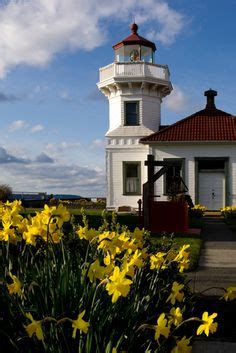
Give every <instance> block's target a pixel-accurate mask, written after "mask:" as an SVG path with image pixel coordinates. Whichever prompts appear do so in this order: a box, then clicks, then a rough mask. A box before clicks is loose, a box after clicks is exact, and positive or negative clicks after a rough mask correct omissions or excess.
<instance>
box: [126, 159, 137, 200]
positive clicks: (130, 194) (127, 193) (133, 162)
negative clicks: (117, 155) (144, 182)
mask: <svg viewBox="0 0 236 353" xmlns="http://www.w3.org/2000/svg"><path fill="white" fill-rule="evenodd" d="M129 164H136V165H137V166H138V188H137V189H138V190H137V192H127V190H126V168H127V165H129ZM122 167H123V195H125V196H135V195H138V196H140V195H141V162H140V161H123V162H122Z"/></svg>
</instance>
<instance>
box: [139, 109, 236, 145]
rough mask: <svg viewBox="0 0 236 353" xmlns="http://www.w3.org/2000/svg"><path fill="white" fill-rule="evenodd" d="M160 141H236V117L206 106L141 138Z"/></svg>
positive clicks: (145, 140)
mask: <svg viewBox="0 0 236 353" xmlns="http://www.w3.org/2000/svg"><path fill="white" fill-rule="evenodd" d="M159 141H166V142H167V141H170V142H174V141H179V142H180V141H236V117H234V116H232V115H231V114H228V113H226V112H223V111H222V110H219V109H207V108H206V109H203V110H200V111H199V112H197V113H195V114H193V115H190V116H189V117H187V118H185V119H182V120H180V121H178V122H177V123H175V124H173V125H170V126H168V127H166V128H164V129H162V130H160V131H158V132H155V133H154V134H151V135H149V136H147V137H143V138H142V139H141V140H140V142H143V143H145V142H159Z"/></svg>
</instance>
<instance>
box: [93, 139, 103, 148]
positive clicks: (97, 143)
mask: <svg viewBox="0 0 236 353" xmlns="http://www.w3.org/2000/svg"><path fill="white" fill-rule="evenodd" d="M91 148H105V141H104V140H102V139H95V140H93V142H92V145H91Z"/></svg>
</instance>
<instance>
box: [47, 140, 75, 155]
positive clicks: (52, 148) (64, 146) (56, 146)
mask: <svg viewBox="0 0 236 353" xmlns="http://www.w3.org/2000/svg"><path fill="white" fill-rule="evenodd" d="M80 147H81V143H80V142H71V141H62V142H60V143H55V142H49V143H48V144H47V145H46V147H45V150H46V151H48V152H50V153H53V154H55V153H58V152H60V153H61V152H63V151H66V150H73V149H75V150H76V149H78V148H80Z"/></svg>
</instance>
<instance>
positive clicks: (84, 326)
mask: <svg viewBox="0 0 236 353" xmlns="http://www.w3.org/2000/svg"><path fill="white" fill-rule="evenodd" d="M84 314H85V310H84V311H82V313H80V314H79V315H78V317H77V319H76V320H72V328H73V333H72V337H73V338H75V337H76V331H77V330H80V331H82V332H84V333H87V332H88V328H89V323H88V322H86V321H84V320H83V317H84Z"/></svg>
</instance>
